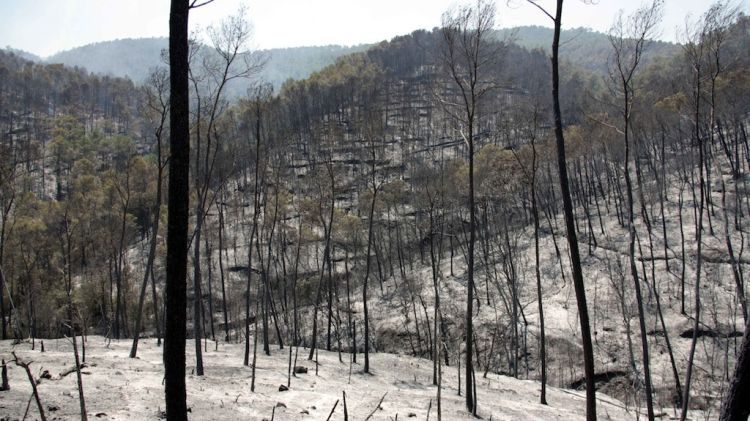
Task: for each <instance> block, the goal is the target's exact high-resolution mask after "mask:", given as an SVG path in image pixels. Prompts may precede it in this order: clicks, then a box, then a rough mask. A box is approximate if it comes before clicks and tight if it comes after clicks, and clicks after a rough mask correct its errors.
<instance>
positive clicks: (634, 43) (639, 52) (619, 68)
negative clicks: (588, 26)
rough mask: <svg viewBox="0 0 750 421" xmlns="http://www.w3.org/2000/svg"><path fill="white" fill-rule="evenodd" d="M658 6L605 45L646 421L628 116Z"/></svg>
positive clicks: (613, 32) (615, 28) (619, 25)
mask: <svg viewBox="0 0 750 421" xmlns="http://www.w3.org/2000/svg"><path fill="white" fill-rule="evenodd" d="M662 6H663V3H662V1H661V0H654V1H653V2H652V3H651V5H650V6H644V7H642V8H640V9H638V10H636V11H635V12H634V13H633V14H632V15H630V16H629V17H628V18H627V22H625V21H624V20H623V15H622V12H620V14H619V15H618V16H617V17H616V18H615V22H614V23H613V24H612V27H611V28H610V30H609V42H610V44H611V45H612V48H613V55H612V60H611V63H610V66H611V68H610V78H611V80H612V83H613V85H614V92H615V95H616V96H617V97H618V99H620V100H622V105H621V108H620V110H621V112H622V119H623V126H622V129H621V130H619V131H620V132H621V133H622V136H623V139H624V142H625V170H624V172H625V188H626V192H627V199H628V204H627V209H628V232H629V233H630V243H629V246H628V257H629V259H630V274H631V276H632V277H633V286H634V289H635V299H636V305H637V306H638V321H639V324H640V330H641V346H642V351H643V371H644V377H645V383H646V408H647V412H648V419H649V420H653V419H654V403H653V391H652V386H651V369H650V365H649V354H648V336H647V334H646V331H647V327H646V319H645V317H644V311H643V296H642V294H641V282H640V279H639V278H638V267H637V265H636V261H635V239H636V235H637V234H636V228H635V216H634V212H633V183H632V181H631V177H630V154H631V139H630V137H631V124H632V122H631V119H632V114H631V113H632V110H633V101H634V99H635V90H636V88H635V74H636V70H637V69H638V65H639V64H640V63H641V59H642V58H643V52H644V51H645V49H646V46H647V45H648V41H649V37H651V36H652V35H653V30H654V28H655V27H656V24H657V23H658V21H659V19H661V16H662ZM636 159H637V158H636Z"/></svg>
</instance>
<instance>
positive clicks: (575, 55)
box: [497, 26, 680, 74]
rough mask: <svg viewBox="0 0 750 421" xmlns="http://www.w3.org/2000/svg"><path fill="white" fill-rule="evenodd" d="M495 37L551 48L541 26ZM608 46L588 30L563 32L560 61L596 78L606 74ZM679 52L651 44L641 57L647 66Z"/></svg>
mask: <svg viewBox="0 0 750 421" xmlns="http://www.w3.org/2000/svg"><path fill="white" fill-rule="evenodd" d="M497 35H498V37H499V38H501V39H505V38H509V37H512V39H513V40H514V42H515V43H516V44H518V45H520V46H521V47H525V48H527V49H530V50H531V49H535V48H541V49H543V50H545V51H547V52H548V53H549V52H550V50H551V48H552V35H553V31H552V28H547V27H544V26H519V27H516V28H509V29H500V30H498V31H497ZM611 51H612V45H611V44H610V43H609V38H607V35H606V34H603V33H601V32H596V31H593V30H591V29H589V28H575V29H568V30H563V31H562V33H561V34H560V58H561V59H562V60H564V61H567V62H570V63H574V64H575V65H576V66H578V67H581V68H583V69H586V70H590V71H593V72H595V73H598V74H606V72H607V59H608V57H609V54H610V53H611ZM679 52H680V46H679V45H678V44H672V43H669V42H663V41H653V42H652V43H651V44H649V47H648V50H646V54H645V56H644V62H645V63H648V62H650V60H651V59H652V58H654V57H665V58H669V57H672V56H674V55H675V54H678V53H679Z"/></svg>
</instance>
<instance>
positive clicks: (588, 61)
mask: <svg viewBox="0 0 750 421" xmlns="http://www.w3.org/2000/svg"><path fill="white" fill-rule="evenodd" d="M497 36H498V37H499V38H502V39H511V40H512V41H513V42H514V43H516V44H518V45H520V46H522V47H525V48H527V49H535V48H542V49H545V50H549V39H550V38H551V36H552V29H550V28H547V27H543V26H520V27H516V28H511V29H500V30H498V31H497ZM166 47H167V38H163V37H162V38H137V39H132V38H128V39H118V40H112V41H102V42H97V43H94V44H87V45H83V46H80V47H77V48H73V49H70V50H66V51H61V52H58V53H56V54H53V55H51V56H49V57H47V58H44V59H42V58H40V57H38V56H36V55H34V54H31V53H27V52H25V51H20V50H15V49H12V48H10V50H11V51H13V52H14V53H15V54H16V55H21V56H22V57H24V58H26V59H28V60H33V61H41V62H45V63H61V64H64V65H67V66H71V67H73V66H77V67H82V68H85V69H87V70H88V71H90V72H92V73H99V74H105V75H112V76H119V77H128V78H130V79H131V80H133V81H134V82H136V83H140V82H142V81H143V80H145V79H146V77H147V76H148V74H149V72H150V70H151V69H153V68H154V67H157V66H160V65H162V66H163V65H164V60H163V59H162V51H164V49H165V48H166ZM369 47H370V45H365V44H363V45H358V46H353V47H345V46H340V45H327V46H306V47H291V48H276V49H269V50H260V51H259V52H260V53H261V54H264V55H266V56H267V58H268V62H267V63H266V66H265V67H264V69H263V70H262V72H261V73H260V75H259V77H260V79H261V80H264V81H266V82H269V83H271V84H272V85H273V86H274V89H275V90H276V91H278V90H279V88H280V87H281V85H282V84H283V83H284V81H286V80H287V79H294V80H301V79H304V78H306V77H307V76H309V75H310V74H312V73H313V72H315V71H318V70H320V69H322V68H324V67H326V66H328V65H330V64H333V63H334V62H335V61H336V59H337V58H339V57H341V56H344V55H347V54H350V53H354V52H357V51H363V50H366V49H367V48H369ZM610 50H611V45H610V43H609V40H608V39H607V36H606V35H605V34H602V33H600V32H595V31H592V30H591V29H588V28H576V29H572V30H566V31H563V33H562V41H561V56H562V58H563V60H565V61H568V62H570V63H575V64H576V66H578V67H581V68H584V69H587V70H590V71H593V72H595V73H598V74H604V73H605V72H606V69H607V66H606V63H607V56H608V54H609V51H610ZM677 52H679V46H678V45H677V44H671V43H667V42H662V41H655V42H654V43H653V44H652V45H651V47H650V49H649V51H648V56H650V57H657V56H661V57H670V56H673V55H674V54H676V53H677ZM246 85H247V84H237V85H235V86H234V87H233V89H232V90H233V92H232V93H233V95H232V96H237V95H243V94H244V92H245V90H246V87H247V86H246Z"/></svg>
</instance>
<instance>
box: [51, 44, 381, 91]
mask: <svg viewBox="0 0 750 421" xmlns="http://www.w3.org/2000/svg"><path fill="white" fill-rule="evenodd" d="M167 41H168V39H167V38H138V39H119V40H114V41H105V42H98V43H94V44H88V45H84V46H82V47H77V48H73V49H71V50H67V51H63V52H60V53H57V54H55V55H53V56H50V57H49V58H47V59H46V60H45V61H46V62H48V63H62V64H65V65H67V66H78V67H85V68H86V69H87V70H89V71H91V72H94V73H101V74H110V75H113V76H121V77H129V78H130V79H132V80H133V81H134V82H141V81H143V80H145V79H146V78H147V77H148V73H149V70H150V69H151V68H153V67H156V66H158V65H162V64H164V61H163V59H162V57H161V54H162V51H163V50H165V49H166V48H167V45H168V42H167ZM367 47H368V46H366V45H361V46H354V47H342V46H339V45H327V46H321V47H295V48H278V49H270V50H263V51H262V53H264V54H266V55H267V56H268V57H269V60H268V63H267V64H266V67H265V68H264V70H263V72H262V73H261V75H260V76H261V77H262V78H263V80H265V81H267V82H269V83H272V84H273V85H274V87H275V88H276V89H278V88H279V87H280V86H281V84H283V83H284V81H286V80H287V79H290V78H291V79H304V78H306V77H307V76H309V75H310V74H311V73H312V72H314V71H317V70H320V69H322V68H323V67H325V66H327V65H329V64H332V63H333V62H335V61H336V59H337V58H338V57H340V56H342V55H345V54H349V53H353V52H356V51H361V50H364V49H366V48H367ZM234 92H235V93H237V94H242V92H243V90H242V89H234Z"/></svg>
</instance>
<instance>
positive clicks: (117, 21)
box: [0, 0, 750, 57]
mask: <svg viewBox="0 0 750 421" xmlns="http://www.w3.org/2000/svg"><path fill="white" fill-rule="evenodd" d="M735 1H736V4H738V5H739V6H740V9H741V10H742V11H744V13H746V14H747V13H748V12H749V9H750V8H749V7H748V3H749V2H750V0H735ZM241 3H244V4H245V5H247V7H248V18H249V20H250V21H251V22H253V24H254V26H255V36H254V38H253V40H254V41H253V44H254V45H253V47H255V48H276V47H294V46H303V45H325V44H342V45H354V44H361V43H372V42H378V41H382V40H386V39H390V38H392V37H393V36H396V35H402V34H407V33H410V32H411V31H413V30H415V29H419V28H425V29H431V28H433V27H435V26H439V24H440V16H441V14H442V13H443V12H444V11H445V10H446V9H448V8H449V7H451V6H452V5H455V4H456V0H215V1H214V2H213V3H211V4H209V5H207V6H204V7H201V8H199V9H195V10H193V11H191V13H190V25H191V27H193V28H194V27H196V26H201V27H205V26H207V25H210V24H211V23H216V22H219V21H220V20H221V18H222V17H224V16H227V15H229V14H232V13H233V12H234V11H236V10H237V9H238V6H239V5H240V4H241ZM711 3H712V0H666V2H665V9H666V10H665V17H664V19H663V20H662V23H661V28H660V30H661V36H660V37H661V38H662V39H664V40H667V41H674V40H675V39H676V37H675V34H676V28H677V27H682V26H683V25H684V21H685V16H686V15H688V14H692V15H694V16H698V15H700V14H701V13H703V12H704V11H705V10H706V9H707V8H708V6H709V5H710V4H711ZM541 4H542V5H545V6H546V7H549V8H552V7H554V1H552V0H542V1H541ZM639 4H641V2H640V1H639V0H598V2H596V4H593V5H591V4H590V5H586V4H583V2H582V1H580V0H568V1H566V2H565V8H564V9H563V25H564V26H565V27H567V28H572V27H580V26H584V27H590V28H593V29H595V30H598V31H606V29H607V28H608V27H609V26H610V24H611V23H612V18H613V16H614V15H615V14H616V13H617V11H618V10H619V9H625V11H626V13H627V11H629V10H632V9H634V8H635V7H637V6H638V5H639ZM497 9H498V17H497V22H498V26H499V27H510V26H519V25H545V26H550V21H549V18H547V17H546V16H544V15H542V14H541V13H540V12H539V11H538V10H537V9H536V8H534V7H533V6H530V5H528V4H527V3H526V1H525V0H511V1H510V5H508V2H507V1H506V0H497ZM168 20H169V1H168V0H0V47H5V46H10V47H13V48H18V49H22V50H26V51H29V52H32V53H34V54H37V55H40V56H42V57H45V56H48V55H51V54H53V53H55V52H58V51H61V50H66V49H70V48H73V47H77V46H80V45H84V44H88V43H92V42H97V41H107V40H112V39H117V38H141V37H155V36H166V35H168Z"/></svg>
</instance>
